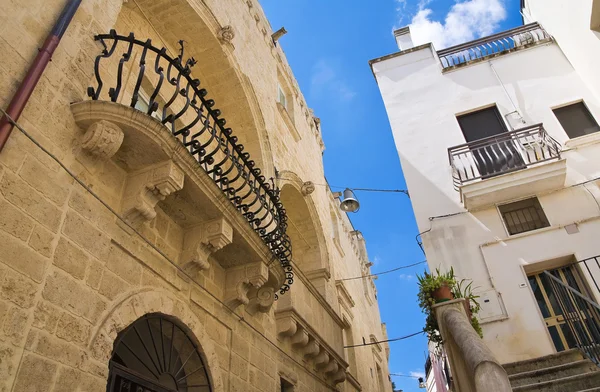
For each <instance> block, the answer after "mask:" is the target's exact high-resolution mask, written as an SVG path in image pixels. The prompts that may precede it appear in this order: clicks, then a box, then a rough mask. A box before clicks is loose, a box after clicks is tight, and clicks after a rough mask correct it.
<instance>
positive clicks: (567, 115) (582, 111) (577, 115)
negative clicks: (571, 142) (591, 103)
mask: <svg viewBox="0 0 600 392" xmlns="http://www.w3.org/2000/svg"><path fill="white" fill-rule="evenodd" d="M552 111H553V112H554V115H555V116H556V118H557V119H558V122H560V125H562V127H563V129H564V130H565V132H566V133H567V135H569V138H571V139H574V138H576V137H579V136H584V135H589V134H590V133H595V132H598V131H600V127H599V126H598V123H597V122H596V120H595V119H594V117H592V114H591V113H590V111H589V110H588V108H587V107H586V106H585V105H584V103H583V102H578V103H575V104H573V105H568V106H563V107H562V108H557V109H553V110H552Z"/></svg>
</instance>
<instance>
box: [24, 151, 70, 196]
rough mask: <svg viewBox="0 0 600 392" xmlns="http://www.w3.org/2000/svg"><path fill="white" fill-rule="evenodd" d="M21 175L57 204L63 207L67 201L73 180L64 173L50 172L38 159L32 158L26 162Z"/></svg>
mask: <svg viewBox="0 0 600 392" xmlns="http://www.w3.org/2000/svg"><path fill="white" fill-rule="evenodd" d="M19 175H20V176H21V178H22V179H23V180H25V182H27V183H28V184H29V185H31V186H32V187H33V188H35V189H36V190H38V191H39V192H40V193H41V194H42V195H44V197H46V198H47V199H48V200H51V201H53V202H54V203H55V204H58V205H62V204H64V202H65V201H66V200H67V195H68V194H69V188H70V187H69V186H70V185H71V182H72V180H71V178H70V177H69V176H68V174H66V173H65V172H64V171H59V172H55V171H52V170H49V169H47V168H46V167H45V166H43V165H42V164H41V163H40V162H39V161H38V160H37V159H35V158H33V157H30V158H28V159H26V160H25V163H24V164H23V166H22V167H21V171H20V172H19Z"/></svg>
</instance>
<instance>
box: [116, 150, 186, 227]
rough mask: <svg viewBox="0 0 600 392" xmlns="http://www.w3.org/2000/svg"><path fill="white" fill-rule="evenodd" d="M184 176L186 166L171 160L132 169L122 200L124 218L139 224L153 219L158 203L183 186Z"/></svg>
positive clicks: (134, 224) (131, 222) (135, 225)
mask: <svg viewBox="0 0 600 392" xmlns="http://www.w3.org/2000/svg"><path fill="white" fill-rule="evenodd" d="M183 179H184V173H183V170H181V168H179V167H178V166H177V165H175V163H173V161H170V160H169V161H165V162H161V163H157V164H155V165H150V166H148V167H145V168H143V169H141V170H138V171H136V172H133V173H130V174H129V175H128V176H127V182H126V185H125V191H124V193H123V198H122V200H121V211H122V213H123V217H124V218H125V220H127V221H128V222H129V223H130V224H131V225H132V226H134V227H138V226H140V225H141V224H143V223H145V222H149V221H151V220H152V219H154V218H155V217H156V211H155V207H156V204H158V202H159V201H162V200H164V199H165V198H166V197H167V196H169V195H170V194H172V193H173V192H176V191H179V190H181V189H183Z"/></svg>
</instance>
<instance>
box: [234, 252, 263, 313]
mask: <svg viewBox="0 0 600 392" xmlns="http://www.w3.org/2000/svg"><path fill="white" fill-rule="evenodd" d="M268 278H269V269H268V267H267V266H266V265H265V264H264V263H262V262H260V261H258V262H256V263H248V264H244V265H241V266H238V267H232V268H229V269H228V270H227V275H226V278H225V286H226V288H227V289H226V290H225V303H226V304H227V306H229V307H231V308H232V309H235V308H237V307H238V306H240V305H248V303H249V302H250V300H249V299H248V292H249V291H250V290H251V289H252V288H255V289H259V288H260V287H261V286H263V285H264V284H265V283H266V282H267V279H268Z"/></svg>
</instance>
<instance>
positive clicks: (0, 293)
mask: <svg viewBox="0 0 600 392" xmlns="http://www.w3.org/2000/svg"><path fill="white" fill-rule="evenodd" d="M37 290H38V285H37V284H35V283H34V282H33V281H31V280H30V279H29V278H27V277H25V276H23V275H21V274H19V273H17V272H15V271H12V270H10V269H8V268H4V267H2V266H1V265H0V297H1V298H4V299H6V300H8V301H11V302H13V303H14V304H16V305H18V306H20V307H22V308H30V307H32V306H33V301H34V299H35V294H36V292H37Z"/></svg>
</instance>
